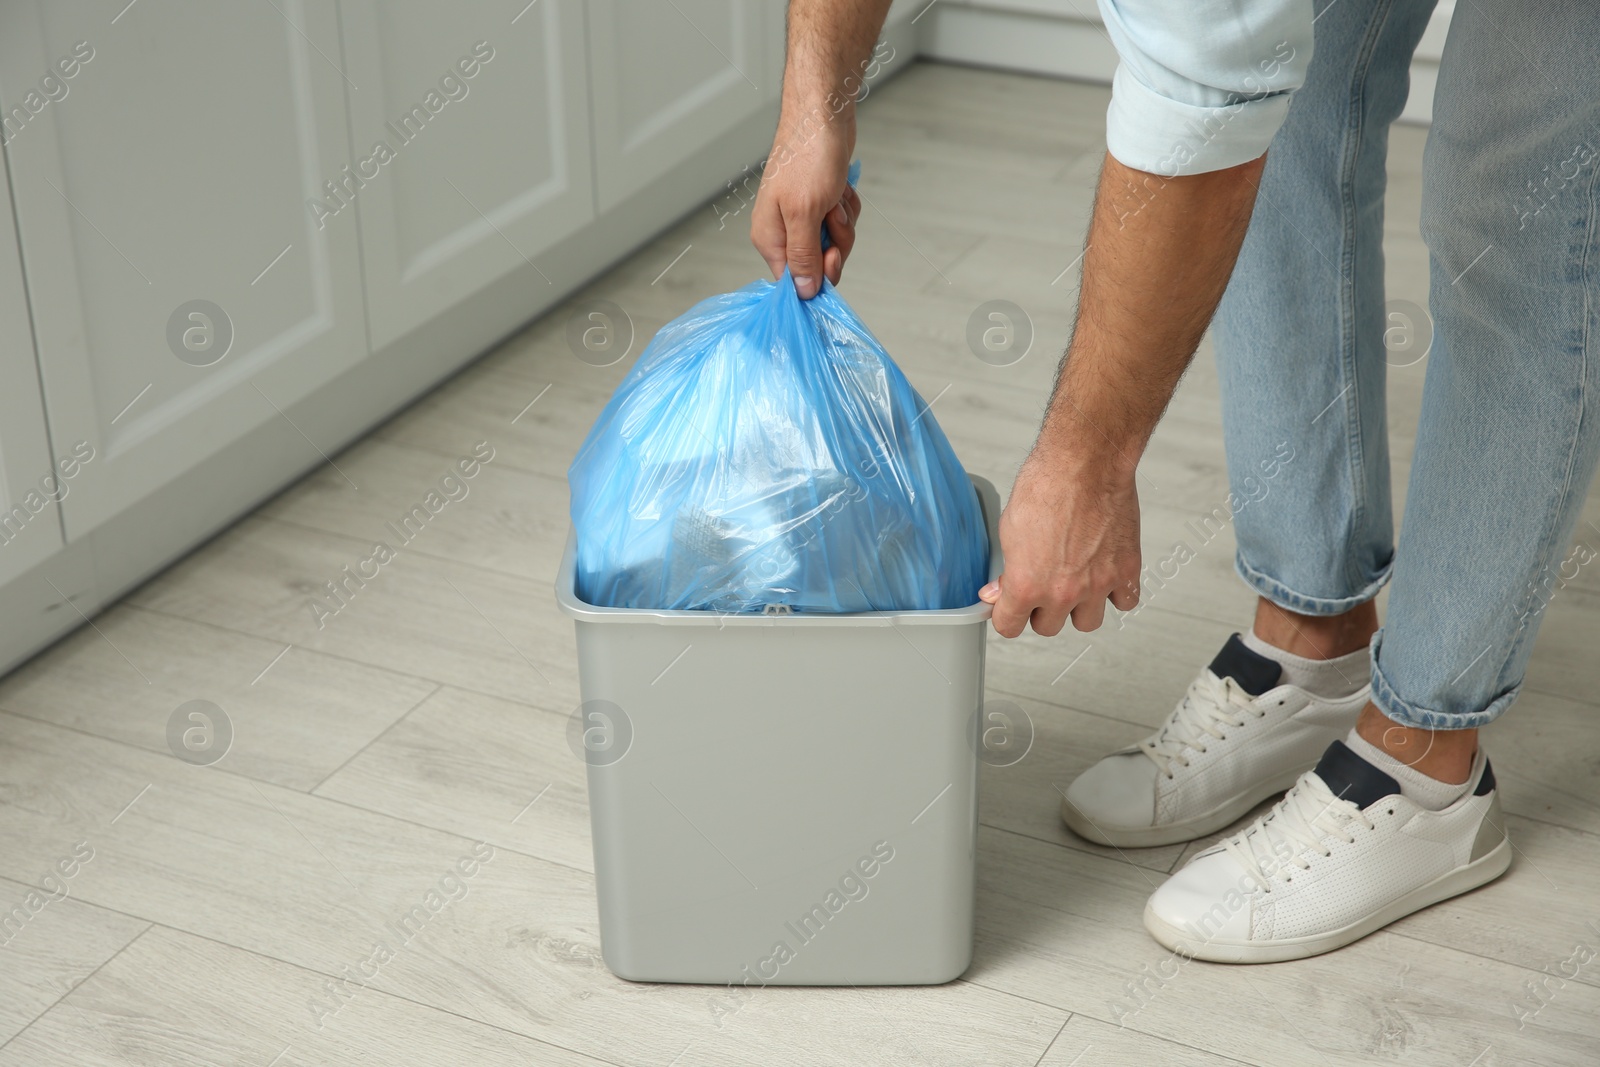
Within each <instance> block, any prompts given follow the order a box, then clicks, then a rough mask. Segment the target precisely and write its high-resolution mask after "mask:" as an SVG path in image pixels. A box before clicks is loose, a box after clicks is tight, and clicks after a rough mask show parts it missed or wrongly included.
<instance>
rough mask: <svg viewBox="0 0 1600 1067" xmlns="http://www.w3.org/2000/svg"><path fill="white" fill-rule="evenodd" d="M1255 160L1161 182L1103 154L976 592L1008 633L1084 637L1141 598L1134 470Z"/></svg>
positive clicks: (1219, 268)
mask: <svg viewBox="0 0 1600 1067" xmlns="http://www.w3.org/2000/svg"><path fill="white" fill-rule="evenodd" d="M1265 163H1266V157H1265V156H1263V157H1261V158H1260V159H1256V160H1252V161H1251V162H1249V163H1245V164H1242V165H1240V166H1237V167H1230V168H1228V169H1226V170H1219V171H1208V172H1206V173H1202V174H1194V175H1187V176H1182V177H1172V178H1162V177H1160V176H1158V175H1154V174H1147V173H1145V172H1143V171H1137V170H1133V169H1132V168H1130V167H1125V166H1123V165H1122V164H1121V163H1119V162H1117V160H1116V159H1114V158H1112V157H1111V156H1109V155H1108V156H1107V157H1106V162H1105V167H1104V169H1103V170H1102V171H1101V173H1100V188H1099V192H1098V193H1097V195H1096V197H1095V206H1094V217H1093V219H1092V220H1091V222H1090V224H1089V241H1088V246H1087V247H1086V248H1085V249H1084V257H1083V284H1082V291H1081V295H1080V297H1079V299H1078V321H1077V325H1076V327H1075V328H1074V329H1073V333H1072V343H1071V345H1069V346H1068V348H1067V353H1066V355H1065V356H1063V357H1062V360H1061V371H1060V373H1059V374H1058V375H1057V377H1056V388H1055V394H1054V396H1052V397H1051V400H1050V406H1049V407H1048V408H1047V409H1046V411H1045V417H1044V425H1043V426H1042V427H1040V429H1039V440H1038V442H1037V443H1036V444H1035V445H1034V446H1033V452H1032V453H1031V454H1029V456H1028V459H1027V461H1026V462H1024V463H1023V465H1022V469H1021V470H1019V471H1018V472H1017V481H1016V485H1015V486H1014V487H1013V488H1012V490H1011V501H1010V503H1009V504H1008V505H1007V506H1006V510H1005V512H1004V514H1002V515H1001V516H1000V547H1001V548H1002V549H1003V550H1004V552H1005V557H1006V572H1005V574H1003V575H1002V576H1001V581H1000V582H998V583H994V584H991V585H988V586H985V587H984V588H983V590H981V591H980V592H979V594H978V595H979V597H980V598H981V599H982V600H984V601H986V602H987V603H990V604H993V605H994V606H995V607H994V628H995V629H996V630H998V631H999V632H1000V633H1001V634H1002V635H1004V636H1006V637H1016V636H1017V635H1018V634H1020V633H1022V631H1023V629H1024V628H1025V626H1026V625H1027V623H1028V622H1029V621H1030V620H1031V621H1032V622H1033V628H1034V631H1035V632H1037V633H1040V634H1043V635H1044V636H1046V637H1049V636H1051V635H1053V634H1057V633H1060V632H1061V628H1062V627H1063V626H1065V625H1066V621H1067V616H1068V615H1069V614H1070V615H1071V616H1072V625H1074V626H1076V627H1077V628H1078V629H1080V630H1093V629H1096V628H1097V627H1098V626H1099V625H1100V623H1101V621H1102V620H1103V619H1104V618H1105V601H1106V598H1107V597H1109V598H1110V599H1111V603H1112V606H1113V607H1115V608H1117V610H1119V611H1129V610H1131V609H1132V608H1133V607H1134V606H1135V605H1136V604H1137V603H1138V600H1139V584H1138V583H1139V498H1138V494H1137V493H1136V492H1135V491H1134V487H1133V469H1134V465H1135V464H1136V463H1137V462H1138V458H1139V455H1140V453H1142V452H1143V451H1144V446H1145V442H1146V441H1148V440H1149V438H1150V433H1151V431H1153V430H1154V429H1155V426H1156V423H1157V421H1159V420H1160V418H1161V413H1162V412H1163V411H1164V410H1165V409H1166V406H1167V402H1168V401H1169V400H1171V399H1172V392H1173V390H1174V389H1176V388H1177V385H1178V379H1179V378H1180V377H1181V376H1182V375H1183V371H1184V368H1185V367H1187V366H1188V365H1189V360H1190V358H1191V357H1192V356H1193V355H1194V350H1195V348H1196V346H1198V345H1199V343H1200V336H1201V335H1202V334H1203V333H1204V332H1205V329H1206V324H1207V323H1209V322H1210V321H1211V315H1212V313H1213V312H1214V311H1215V310H1216V308H1217V302H1218V301H1219V300H1221V299H1222V291H1223V289H1224V288H1225V287H1226V286H1227V284H1228V277H1229V275H1230V274H1232V272H1233V263H1234V260H1235V258H1237V256H1238V254H1239V245H1240V243H1241V242H1242V241H1243V240H1244V235H1245V230H1246V229H1247V228H1248V227H1249V225H1250V211H1251V208H1252V207H1253V206H1254V204H1255V196H1256V183H1257V182H1258V181H1259V180H1260V176H1261V168H1262V167H1263V166H1264V165H1265Z"/></svg>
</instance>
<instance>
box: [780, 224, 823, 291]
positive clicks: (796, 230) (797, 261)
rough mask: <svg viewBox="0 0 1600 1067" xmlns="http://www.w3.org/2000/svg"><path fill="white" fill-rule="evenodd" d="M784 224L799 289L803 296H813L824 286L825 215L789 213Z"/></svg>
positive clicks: (787, 251)
mask: <svg viewBox="0 0 1600 1067" xmlns="http://www.w3.org/2000/svg"><path fill="white" fill-rule="evenodd" d="M783 228H784V238H785V256H784V258H785V260H786V262H787V263H788V264H789V273H790V274H791V275H793V276H794V288H795V292H797V293H799V294H800V299H801V300H810V299H811V298H812V297H814V296H816V295H817V290H818V289H820V288H821V287H822V219H820V218H812V219H807V218H805V217H804V216H803V213H796V214H789V213H785V215H784V217H783Z"/></svg>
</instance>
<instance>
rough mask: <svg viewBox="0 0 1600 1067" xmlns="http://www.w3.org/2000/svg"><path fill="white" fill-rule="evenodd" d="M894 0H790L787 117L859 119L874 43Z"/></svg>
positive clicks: (795, 119) (794, 120)
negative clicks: (857, 117) (858, 104)
mask: <svg viewBox="0 0 1600 1067" xmlns="http://www.w3.org/2000/svg"><path fill="white" fill-rule="evenodd" d="M891 2H892V0H791V2H790V4H789V37H788V42H789V43H788V59H787V61H786V63H785V67H784V77H783V113H784V116H785V120H786V122H789V123H794V124H796V125H798V124H800V123H803V122H805V121H806V120H807V119H810V120H812V121H819V120H820V121H827V119H828V118H829V117H836V118H842V119H844V120H846V121H853V120H854V118H855V106H856V101H857V100H858V99H859V98H860V96H861V90H862V86H863V85H864V84H865V80H866V77H867V68H868V67H869V66H870V65H871V56H872V47H873V44H874V42H876V41H877V39H878V34H879V32H880V31H881V30H882V29H883V20H884V19H885V18H886V17H887V16H888V14H889V5H890V3H891ZM795 132H798V131H795Z"/></svg>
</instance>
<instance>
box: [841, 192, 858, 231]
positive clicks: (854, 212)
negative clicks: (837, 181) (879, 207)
mask: <svg viewBox="0 0 1600 1067" xmlns="http://www.w3.org/2000/svg"><path fill="white" fill-rule="evenodd" d="M839 202H840V203H841V204H843V205H844V207H845V210H846V211H848V212H849V213H850V228H851V229H854V228H855V225H856V223H858V222H860V221H861V194H860V193H858V192H856V187H855V186H853V185H847V186H845V189H844V197H843V198H842V199H841V200H840V201H839Z"/></svg>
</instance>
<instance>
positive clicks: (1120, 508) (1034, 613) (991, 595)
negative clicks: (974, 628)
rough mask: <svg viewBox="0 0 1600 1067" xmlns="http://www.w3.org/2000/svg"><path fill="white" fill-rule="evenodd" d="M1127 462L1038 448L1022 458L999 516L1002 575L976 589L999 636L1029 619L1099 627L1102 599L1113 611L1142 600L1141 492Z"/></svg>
mask: <svg viewBox="0 0 1600 1067" xmlns="http://www.w3.org/2000/svg"><path fill="white" fill-rule="evenodd" d="M1125 467H1126V465H1125V464H1121V463H1099V462H1094V461H1092V460H1091V461H1089V462H1084V461H1081V460H1073V459H1068V458H1066V457H1057V456H1051V455H1048V454H1046V453H1041V452H1040V451H1039V450H1037V449H1036V450H1035V451H1034V453H1033V454H1032V455H1030V456H1029V457H1028V459H1027V461H1026V462H1024V463H1023V464H1022V469H1021V470H1019V471H1018V472H1017V481H1016V485H1015V486H1014V487H1013V488H1012V490H1011V501H1010V503H1009V504H1007V505H1006V509H1005V511H1004V512H1003V513H1001V515H1000V548H1001V550H1002V551H1003V552H1004V553H1005V559H1006V570H1005V574H1003V575H1002V576H1001V577H1000V579H999V580H997V581H994V582H991V583H990V584H989V585H987V586H985V587H984V588H983V589H982V591H980V592H979V594H978V596H979V599H981V600H983V601H984V602H985V603H988V604H993V605H994V628H995V630H996V631H998V632H999V633H1000V635H1001V636H1002V637H1016V636H1018V635H1020V634H1021V633H1022V631H1023V630H1025V629H1026V628H1027V626H1028V623H1029V622H1030V621H1031V622H1032V623H1033V630H1034V632H1035V633H1037V634H1040V635H1041V636H1044V637H1054V636H1055V635H1056V634H1058V633H1060V632H1061V629H1062V627H1064V626H1065V625H1066V624H1067V617H1068V616H1069V615H1070V616H1071V618H1072V625H1073V626H1075V627H1077V628H1078V629H1079V630H1084V631H1088V630H1094V629H1098V628H1099V626H1100V623H1101V621H1102V619H1104V617H1105V610H1106V599H1107V597H1109V598H1110V600H1111V603H1112V605H1113V606H1114V607H1115V608H1116V609H1117V610H1118V611H1131V610H1133V608H1134V606H1135V605H1136V604H1137V603H1138V602H1139V496H1138V493H1137V491H1136V490H1135V489H1134V484H1133V474H1132V472H1131V470H1126V469H1125Z"/></svg>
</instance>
